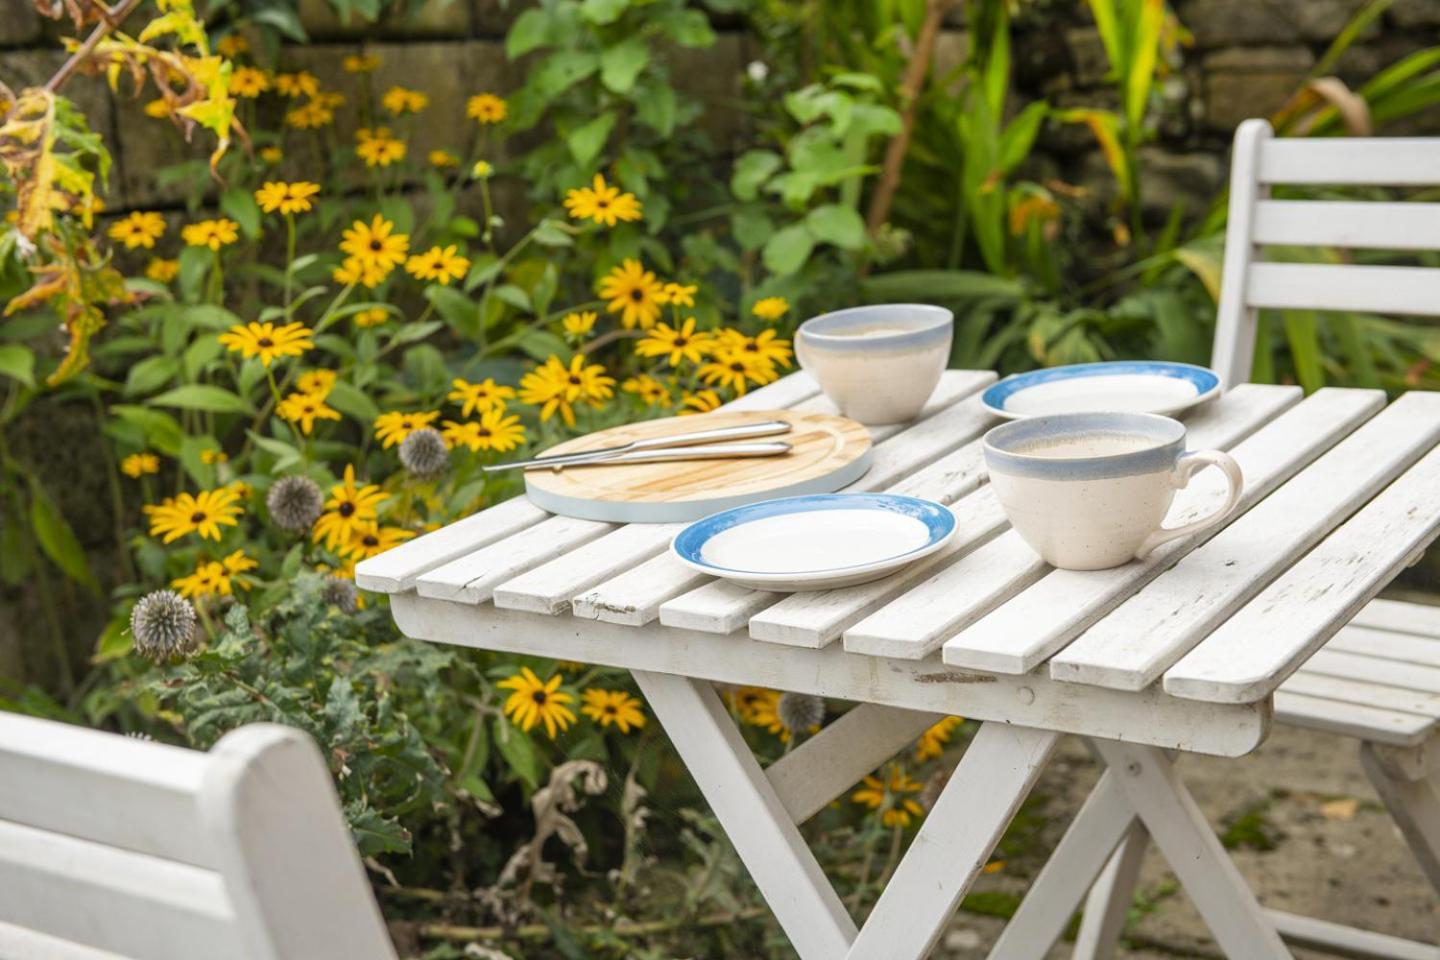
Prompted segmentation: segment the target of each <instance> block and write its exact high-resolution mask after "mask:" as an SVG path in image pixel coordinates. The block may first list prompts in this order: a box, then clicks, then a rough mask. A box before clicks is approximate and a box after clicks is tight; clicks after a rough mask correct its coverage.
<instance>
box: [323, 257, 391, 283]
mask: <svg viewBox="0 0 1440 960" xmlns="http://www.w3.org/2000/svg"><path fill="white" fill-rule="evenodd" d="M389 275H390V268H388V267H385V268H380V267H377V266H375V265H374V264H366V263H365V262H364V261H363V260H361V259H360V258H359V257H346V258H345V259H344V260H343V261H341V263H340V266H338V267H336V268H335V269H334V270H333V271H331V273H330V276H331V278H332V279H334V281H335V282H336V283H343V284H345V285H346V286H354V285H356V284H363V285H364V286H365V287H366V288H368V289H371V290H373V289H374V288H375V287H378V286H379V285H380V284H382V283H384V282H385V278H386V277H388V276H389Z"/></svg>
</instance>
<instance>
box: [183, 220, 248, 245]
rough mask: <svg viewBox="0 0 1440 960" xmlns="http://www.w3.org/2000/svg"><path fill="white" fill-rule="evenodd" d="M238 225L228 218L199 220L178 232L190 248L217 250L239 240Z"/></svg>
mask: <svg viewBox="0 0 1440 960" xmlns="http://www.w3.org/2000/svg"><path fill="white" fill-rule="evenodd" d="M239 227H240V225H239V224H238V223H236V222H235V221H234V220H231V219H229V218H228V217H220V218H219V219H216V220H201V221H200V222H199V223H192V224H190V225H188V226H186V227H185V228H184V229H182V230H181V231H180V238H181V239H182V240H184V241H185V242H186V243H187V244H189V245H190V246H192V247H209V248H210V249H211V250H219V249H220V248H221V247H226V246H229V245H230V244H232V243H234V242H235V241H236V240H238V239H240V234H239Z"/></svg>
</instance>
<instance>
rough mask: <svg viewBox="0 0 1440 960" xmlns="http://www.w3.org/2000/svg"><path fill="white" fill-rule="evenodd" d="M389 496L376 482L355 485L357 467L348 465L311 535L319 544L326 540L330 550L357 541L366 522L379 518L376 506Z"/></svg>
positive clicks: (334, 487) (332, 490)
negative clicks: (342, 478)
mask: <svg viewBox="0 0 1440 960" xmlns="http://www.w3.org/2000/svg"><path fill="white" fill-rule="evenodd" d="M388 499H390V495H389V494H387V493H384V492H382V491H381V489H380V488H379V487H377V486H376V485H374V484H373V483H370V484H365V485H364V486H356V484H355V467H354V466H353V465H351V464H347V465H346V467H345V479H344V480H343V481H342V482H340V483H337V484H335V486H333V487H331V488H330V499H329V500H326V501H325V512H324V513H322V514H321V515H320V519H319V520H316V521H315V530H314V533H313V534H311V536H312V538H313V539H314V541H315V542H316V543H319V542H320V541H321V540H324V541H325V546H326V547H327V548H328V549H330V550H334V549H336V548H337V547H340V546H343V545H345V544H347V543H349V542H350V541H351V540H354V539H355V536H356V534H357V533H359V532H360V531H362V530H364V529H365V525H366V524H367V523H369V522H371V521H373V520H375V519H376V514H375V508H376V506H377V505H379V504H381V503H383V502H384V501H386V500H388Z"/></svg>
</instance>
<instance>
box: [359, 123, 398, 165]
mask: <svg viewBox="0 0 1440 960" xmlns="http://www.w3.org/2000/svg"><path fill="white" fill-rule="evenodd" d="M358 136H359V139H360V142H359V144H358V145H357V146H356V147H355V153H356V155H357V156H359V158H360V159H361V160H364V161H365V166H367V167H388V166H390V164H392V163H399V162H400V161H401V160H404V159H405V141H403V140H397V139H395V137H393V136H391V135H390V130H389V128H387V127H379V128H377V129H376V130H375V131H374V132H373V133H372V132H371V131H369V130H361V131H360V132H359V134H358Z"/></svg>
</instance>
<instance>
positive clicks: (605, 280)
mask: <svg viewBox="0 0 1440 960" xmlns="http://www.w3.org/2000/svg"><path fill="white" fill-rule="evenodd" d="M661 290H662V288H661V285H660V281H659V280H657V279H655V274H653V273H651V272H650V271H649V270H646V269H645V267H644V265H642V264H641V263H640V261H639V260H631V259H626V260H624V261H623V262H621V264H620V266H618V267H616V268H614V269H613V270H611V271H610V272H609V273H608V274H606V275H605V276H604V277H602V278H601V280H600V296H601V297H603V298H604V299H606V300H609V301H610V302H609V303H607V304H606V305H605V309H606V310H608V311H609V312H611V313H618V314H620V322H621V324H623V325H624V327H625V329H626V330H629V329H631V328H633V327H635V326H636V325H637V324H638V325H639V327H640V329H641V330H649V329H650V328H651V327H653V326H654V325H655V321H656V320H658V319H659V318H660V297H661Z"/></svg>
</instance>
